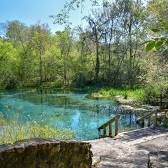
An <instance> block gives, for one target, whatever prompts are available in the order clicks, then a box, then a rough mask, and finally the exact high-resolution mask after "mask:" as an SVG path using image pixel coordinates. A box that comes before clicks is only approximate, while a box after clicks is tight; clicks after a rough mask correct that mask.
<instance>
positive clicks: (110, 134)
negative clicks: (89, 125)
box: [109, 123, 112, 137]
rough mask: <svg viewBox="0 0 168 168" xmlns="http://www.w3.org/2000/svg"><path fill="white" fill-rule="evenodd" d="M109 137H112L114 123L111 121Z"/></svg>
mask: <svg viewBox="0 0 168 168" xmlns="http://www.w3.org/2000/svg"><path fill="white" fill-rule="evenodd" d="M109 137H112V123H109Z"/></svg>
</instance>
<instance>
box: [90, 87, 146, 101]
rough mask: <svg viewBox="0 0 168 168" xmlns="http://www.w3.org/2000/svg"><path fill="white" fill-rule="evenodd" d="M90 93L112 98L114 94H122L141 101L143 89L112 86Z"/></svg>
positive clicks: (125, 97)
mask: <svg viewBox="0 0 168 168" xmlns="http://www.w3.org/2000/svg"><path fill="white" fill-rule="evenodd" d="M92 95H97V96H98V97H108V98H110V97H111V98H113V97H114V96H123V97H124V99H128V98H131V99H134V100H137V101H143V97H144V90H143V89H133V90H128V89H113V88H101V89H100V90H98V91H97V92H96V93H92Z"/></svg>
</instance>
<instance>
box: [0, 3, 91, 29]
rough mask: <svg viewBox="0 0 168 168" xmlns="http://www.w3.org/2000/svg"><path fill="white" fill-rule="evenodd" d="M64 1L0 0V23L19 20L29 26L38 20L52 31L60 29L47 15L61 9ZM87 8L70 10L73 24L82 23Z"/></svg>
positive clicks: (54, 13)
mask: <svg viewBox="0 0 168 168" xmlns="http://www.w3.org/2000/svg"><path fill="white" fill-rule="evenodd" d="M64 3H65V0H0V23H5V22H6V21H12V20H19V21H21V22H23V23H25V24H26V25H28V26H29V25H32V24H36V23H37V22H40V23H47V24H48V25H49V27H50V29H51V31H52V32H55V31H57V30H62V29H63V27H62V26H59V25H54V24H53V20H52V18H50V17H49V16H50V15H56V14H57V13H58V12H59V11H60V10H61V9H63V6H64ZM88 8H89V7H88ZM88 8H87V7H86V8H85V11H83V13H81V10H80V9H79V10H76V11H73V12H71V17H70V21H71V22H72V24H73V26H76V25H79V24H81V23H82V22H81V18H82V16H83V15H84V13H88Z"/></svg>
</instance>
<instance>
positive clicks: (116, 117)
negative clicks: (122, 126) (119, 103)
mask: <svg viewBox="0 0 168 168" xmlns="http://www.w3.org/2000/svg"><path fill="white" fill-rule="evenodd" d="M117 134H118V114H117V115H116V116H115V136H116V135H117Z"/></svg>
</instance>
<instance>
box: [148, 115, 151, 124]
mask: <svg viewBox="0 0 168 168" xmlns="http://www.w3.org/2000/svg"><path fill="white" fill-rule="evenodd" d="M150 124H151V118H150V116H149V119H148V127H150Z"/></svg>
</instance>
